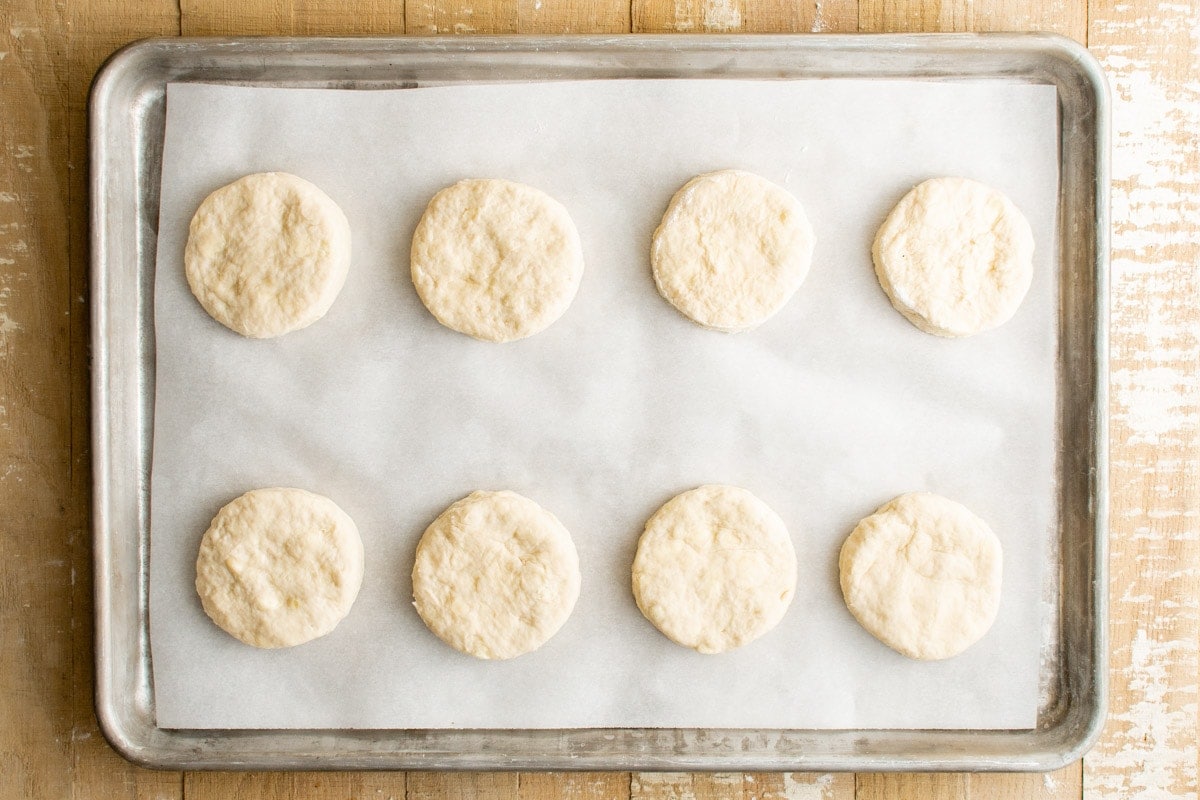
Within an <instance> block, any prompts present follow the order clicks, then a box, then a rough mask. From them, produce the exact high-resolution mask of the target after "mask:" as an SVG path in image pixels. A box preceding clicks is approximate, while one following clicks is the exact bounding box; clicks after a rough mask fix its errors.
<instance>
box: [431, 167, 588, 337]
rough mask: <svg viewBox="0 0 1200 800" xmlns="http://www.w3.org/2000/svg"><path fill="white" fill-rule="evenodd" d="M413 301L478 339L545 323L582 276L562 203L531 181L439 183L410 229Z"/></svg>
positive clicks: (529, 330)
mask: <svg viewBox="0 0 1200 800" xmlns="http://www.w3.org/2000/svg"><path fill="white" fill-rule="evenodd" d="M411 269H412V282H413V286H415V287H416V289H417V294H418V295H419V296H420V297H421V302H422V303H424V304H425V307H426V308H428V309H429V311H430V313H431V314H433V316H434V317H436V318H437V321H438V322H440V323H442V324H443V325H445V326H446V327H447V328H451V329H453V330H456V331H459V332H460V333H465V334H467V335H468V336H473V337H474V338H476V339H481V340H483V341H486V342H510V341H513V340H515V339H523V338H525V337H526V336H532V335H533V334H535V333H538V332H539V331H542V330H545V329H546V328H547V327H549V326H550V324H551V323H553V322H554V321H555V320H557V319H558V318H559V317H561V316H562V315H563V313H564V312H565V311H566V310H567V307H568V306H569V305H571V300H572V299H574V297H575V292H576V291H577V290H578V289H579V281H580V279H581V278H582V277H583V246H582V244H581V243H580V241H579V233H578V231H576V230H575V223H574V222H572V221H571V217H570V215H569V214H568V213H567V210H566V209H565V208H564V207H563V206H562V204H560V203H559V202H558V201H557V200H555V199H554V198H552V197H550V195H548V194H546V193H545V192H542V191H540V190H538V189H534V188H533V187H532V186H525V185H524V184H520V183H513V182H512V181H505V180H496V179H472V180H464V181H459V182H458V183H456V184H454V185H453V186H449V187H447V188H445V189H442V190H441V191H440V192H438V193H437V194H436V195H434V197H433V199H432V200H430V201H429V206H428V207H427V208H426V209H425V213H424V214H423V215H422V216H421V221H420V222H419V223H417V229H416V231H415V232H414V233H413V241H412V253H411Z"/></svg>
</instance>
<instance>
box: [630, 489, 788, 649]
mask: <svg viewBox="0 0 1200 800" xmlns="http://www.w3.org/2000/svg"><path fill="white" fill-rule="evenodd" d="M795 591H796V551H795V549H794V548H793V547H792V540H791V537H790V536H788V532H787V528H786V527H785V526H784V524H783V520H781V519H780V518H779V516H778V515H777V514H776V513H775V512H774V511H772V510H771V509H770V508H769V507H768V506H767V504H766V503H764V502H763V501H761V500H759V499H758V498H757V497H755V496H754V495H753V494H751V493H750V492H748V491H746V490H745V489H741V488H738V487H736V486H723V485H713V484H710V485H707V486H701V487H699V488H697V489H692V490H691V491H687V492H684V493H683V494H679V495H676V496H675V497H673V498H671V499H670V500H669V501H667V503H666V504H665V505H663V506H662V508H660V509H659V510H658V511H657V512H655V514H654V516H652V517H651V518H650V520H649V521H648V522H647V523H646V529H645V531H644V532H643V533H642V537H641V539H640V540H639V541H638V548H637V555H636V556H635V557H634V560H633V596H634V599H635V600H636V601H637V605H638V608H639V609H641V611H642V613H643V614H645V615H646V619H648V620H650V622H652V623H653V624H654V626H655V627H656V628H658V629H659V630H660V631H662V632H663V634H665V635H666V636H667V638H669V639H671V640H672V641H674V642H677V643H678V644H681V645H683V646H684V647H690V648H692V649H694V650H697V651H699V652H701V653H723V652H725V651H727V650H732V649H734V648H735V647H741V646H742V645H744V644H748V643H750V642H752V641H754V640H755V639H757V638H758V637H759V636H762V635H763V634H764V633H766V632H767V631H769V630H771V629H772V628H774V627H775V626H776V625H777V624H778V623H779V621H780V620H781V619H783V615H784V612H786V611H787V609H788V606H789V605H790V604H791V602H792V596H793V595H794V594H795Z"/></svg>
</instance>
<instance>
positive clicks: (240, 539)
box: [196, 488, 363, 647]
mask: <svg viewBox="0 0 1200 800" xmlns="http://www.w3.org/2000/svg"><path fill="white" fill-rule="evenodd" d="M362 576H363V546H362V540H361V539H360V538H359V535H358V528H356V527H355V525H354V521H353V520H351V519H350V517H349V516H347V515H346V512H344V511H342V509H340V508H338V506H337V505H336V504H335V503H334V502H333V501H332V500H330V499H329V498H327V497H322V496H321V495H318V494H313V493H312V492H306V491H304V490H303V489H282V488H275V489H255V490H254V491H250V492H246V494H244V495H242V496H241V497H239V498H237V499H236V500H233V501H232V502H230V503H229V504H228V505H226V506H225V507H224V508H222V509H221V510H220V511H219V512H217V515H216V517H214V518H213V521H212V524H211V525H210V526H209V528H208V531H207V532H206V533H205V534H204V538H203V539H202V540H201V542H200V554H199V556H198V557H197V559H196V591H197V592H198V593H199V595H200V601H201V603H202V604H203V606H204V611H205V612H206V613H207V614H208V616H209V617H211V618H212V620H213V622H215V623H217V625H219V626H220V627H221V628H223V629H224V630H225V631H226V632H228V633H229V634H230V635H232V636H234V637H236V638H238V639H240V640H241V641H243V642H245V643H246V644H251V645H254V646H255V647H291V646H293V645H298V644H303V643H304V642H308V641H311V640H312V639H316V638H317V637H319V636H324V635H325V634H327V633H329V632H330V631H332V630H333V629H334V628H335V627H337V624H338V623H339V622H340V621H341V620H342V619H343V618H345V616H346V615H347V614H349V613H350V607H351V606H352V605H353V604H354V598H355V597H357V596H358V590H359V587H360V586H361V585H362Z"/></svg>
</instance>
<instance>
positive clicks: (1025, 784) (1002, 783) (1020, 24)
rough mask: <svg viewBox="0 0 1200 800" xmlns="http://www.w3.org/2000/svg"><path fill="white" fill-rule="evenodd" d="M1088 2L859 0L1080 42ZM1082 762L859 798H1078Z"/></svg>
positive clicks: (882, 785)
mask: <svg viewBox="0 0 1200 800" xmlns="http://www.w3.org/2000/svg"><path fill="white" fill-rule="evenodd" d="M1086 23H1087V3H1086V0H1074V2H1064V3H1055V4H1047V3H1041V2H1037V0H1001V1H1000V2H989V3H974V2H971V0H950V1H949V2H916V1H915V0H913V1H912V2H904V0H862V1H861V2H860V4H859V30H861V31H864V32H870V31H947V32H951V31H971V30H978V31H986V30H1011V31H1019V30H1050V29H1053V30H1057V31H1058V32H1060V33H1063V34H1066V35H1068V36H1073V37H1074V38H1076V39H1077V40H1078V41H1080V42H1085V41H1086V35H1087V25H1086ZM1081 771H1082V766H1081V765H1074V766H1072V767H1070V768H1068V769H1067V770H1065V771H1064V772H1065V775H1064V776H1063V778H1062V779H1058V780H1053V781H1044V782H1042V783H1040V784H1039V783H1036V782H1034V783H1033V784H1032V785H1030V784H1031V782H1030V780H1029V779H1028V777H1027V776H1020V775H1007V774H979V775H973V776H969V780H968V776H964V775H960V774H950V775H865V774H864V775H859V776H858V781H857V795H856V796H857V797H858V798H859V800H868V799H873V798H879V799H880V800H883V799H884V798H888V800H891V798H900V797H938V798H940V797H946V798H969V797H979V798H992V797H1044V798H1062V800H1066V798H1077V797H1079V796H1080V788H1079V787H1080V782H1081V780H1082V779H1081Z"/></svg>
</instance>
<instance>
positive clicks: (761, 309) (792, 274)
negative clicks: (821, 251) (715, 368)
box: [650, 169, 813, 332]
mask: <svg viewBox="0 0 1200 800" xmlns="http://www.w3.org/2000/svg"><path fill="white" fill-rule="evenodd" d="M812 253H813V231H812V226H811V225H810V224H809V222H808V217H806V216H805V214H804V209H803V208H802V207H801V206H800V202H799V201H798V200H797V199H796V198H795V197H793V196H792V195H791V194H789V193H788V192H787V190H785V189H783V188H782V187H779V186H776V185H775V184H773V183H771V182H770V181H768V180H767V179H766V178H761V177H759V176H758V175H755V174H753V173H750V172H742V171H740V170H732V169H730V170H723V171H720V172H711V173H708V174H707V175H700V176H699V177H696V178H693V179H692V180H690V181H688V182H687V183H686V184H684V186H683V188H682V189H680V190H679V191H678V192H676V193H675V196H674V197H673V198H671V203H670V205H669V206H668V207H667V212H666V214H664V215H663V218H662V223H661V224H660V225H659V226H658V230H656V231H655V232H654V240H653V243H652V244H651V247H650V263H651V267H652V268H653V271H654V283H655V284H656V285H657V286H658V291H659V293H660V294H661V295H662V296H663V297H664V298H666V300H667V301H668V302H669V303H670V304H671V305H673V306H675V308H676V309H678V310H679V311H680V312H681V313H682V314H683V315H684V316H686V317H688V318H689V319H691V320H693V321H694V322H698V323H700V324H701V325H703V326H705V327H707V328H714V329H716V330H719V331H726V332H735V331H743V330H749V329H750V328H753V327H755V326H756V325H759V324H760V323H762V322H764V321H766V320H767V319H768V318H769V317H770V316H772V315H773V314H775V313H776V312H777V311H779V309H781V308H783V306H784V304H785V303H787V301H788V300H789V299H790V298H791V297H792V295H793V294H795V293H796V290H797V289H799V288H800V284H802V283H803V282H804V279H805V277H806V276H807V275H808V269H809V266H810V265H811V264H812Z"/></svg>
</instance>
